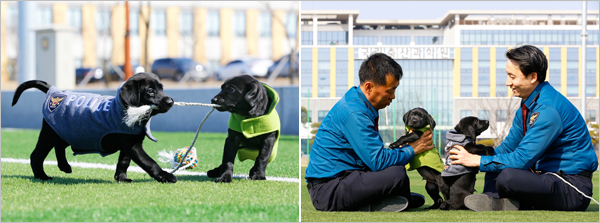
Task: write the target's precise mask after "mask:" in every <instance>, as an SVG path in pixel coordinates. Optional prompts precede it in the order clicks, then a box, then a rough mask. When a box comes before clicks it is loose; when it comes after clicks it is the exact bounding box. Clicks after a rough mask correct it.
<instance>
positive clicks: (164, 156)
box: [123, 102, 221, 173]
mask: <svg viewBox="0 0 600 223" xmlns="http://www.w3.org/2000/svg"><path fill="white" fill-rule="evenodd" d="M173 105H177V106H204V107H212V109H211V110H210V112H208V113H207V114H206V116H204V119H203V120H202V122H201V123H200V126H198V130H197V131H196V136H195V137H194V140H193V141H192V145H190V146H189V147H185V148H180V149H177V151H175V152H173V151H170V152H167V151H166V150H163V151H161V152H159V153H158V156H159V160H160V161H161V162H163V163H170V164H171V166H172V167H173V171H171V172H170V173H174V172H175V171H177V170H178V169H179V168H184V169H185V168H187V169H193V168H194V167H196V166H197V165H198V157H197V155H196V148H194V144H195V143H196V140H197V139H198V134H199V133H200V129H202V125H204V122H206V120H207V119H208V116H210V114H211V113H212V112H213V111H215V108H217V107H221V105H216V104H205V103H193V102H175V103H174V104H173ZM156 109H158V107H157V106H156V105H142V106H140V107H129V108H128V109H127V111H126V115H125V117H124V118H123V123H125V124H126V125H127V126H129V127H132V126H133V125H135V123H141V122H142V120H144V119H145V118H148V117H150V114H151V113H152V110H156ZM188 148H192V149H188ZM184 152H185V154H184V155H182V154H183V153H184ZM182 157H185V158H182ZM184 163H185V164H184Z"/></svg>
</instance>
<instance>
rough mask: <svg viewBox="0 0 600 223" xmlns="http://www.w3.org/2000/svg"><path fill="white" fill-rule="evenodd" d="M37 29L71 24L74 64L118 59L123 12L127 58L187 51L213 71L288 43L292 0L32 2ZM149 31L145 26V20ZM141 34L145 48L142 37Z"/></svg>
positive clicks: (9, 22) (12, 7)
mask: <svg viewBox="0 0 600 223" xmlns="http://www.w3.org/2000/svg"><path fill="white" fill-rule="evenodd" d="M1 4H2V5H1V9H2V12H1V15H2V19H1V27H2V43H1V46H0V49H1V50H2V52H1V53H2V55H1V56H2V62H1V66H2V80H7V79H9V78H14V77H12V76H14V75H15V73H16V72H15V71H14V67H16V62H15V61H16V58H17V54H18V44H19V39H18V35H17V33H18V32H17V30H18V22H19V21H18V13H19V10H18V2H6V1H3V2H2V3H1ZM35 5H36V11H35V15H36V16H35V18H32V19H34V20H35V23H36V26H37V27H40V28H42V27H45V26H48V25H51V24H60V25H66V26H71V27H74V28H75V29H76V33H75V36H74V41H73V45H74V57H75V58H74V60H75V67H77V68H78V67H86V68H92V67H99V66H101V65H102V64H103V63H112V64H113V65H123V64H124V63H125V50H124V48H125V38H124V37H125V34H126V32H125V24H126V23H125V20H126V16H128V17H129V28H130V47H131V48H130V49H131V59H132V64H134V65H136V64H139V65H142V66H143V65H145V64H146V62H145V61H146V60H145V58H146V56H147V57H148V61H149V64H152V62H153V61H154V60H155V59H158V58H163V57H191V58H193V59H194V60H196V61H198V62H200V63H203V64H205V65H206V66H207V67H208V69H209V70H215V69H217V68H218V67H219V66H222V65H225V64H227V63H228V62H230V61H231V60H234V59H237V58H239V57H242V56H247V55H249V56H254V57H259V58H269V59H272V60H277V59H279V58H281V57H282V56H284V55H287V54H289V53H290V52H291V49H293V48H296V45H297V40H298V35H299V34H298V32H297V30H298V7H299V6H298V2H266V3H265V2H228V1H224V2H221V1H214V2H185V1H183V2H179V1H159V2H154V1H153V2H130V3H129V14H128V15H126V14H127V13H126V11H125V2H120V1H91V2H69V1H65V2H35ZM148 20H149V21H150V22H149V29H146V22H147V21H148ZM147 32H148V34H149V38H148V41H149V42H150V43H149V47H148V49H147V51H148V52H146V47H145V41H146V38H145V36H146V33H147Z"/></svg>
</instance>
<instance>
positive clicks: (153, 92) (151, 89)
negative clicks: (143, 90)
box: [148, 88, 156, 96]
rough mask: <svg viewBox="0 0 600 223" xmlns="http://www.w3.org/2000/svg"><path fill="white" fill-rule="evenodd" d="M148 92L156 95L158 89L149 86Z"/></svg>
mask: <svg viewBox="0 0 600 223" xmlns="http://www.w3.org/2000/svg"><path fill="white" fill-rule="evenodd" d="M148 94H149V95H150V96H154V94H156V90H154V88H148Z"/></svg>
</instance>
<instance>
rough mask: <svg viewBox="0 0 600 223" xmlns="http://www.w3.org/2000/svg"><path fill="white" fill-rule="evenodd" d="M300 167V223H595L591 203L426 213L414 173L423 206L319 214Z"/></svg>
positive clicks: (422, 186) (412, 178) (479, 177)
mask: <svg viewBox="0 0 600 223" xmlns="http://www.w3.org/2000/svg"><path fill="white" fill-rule="evenodd" d="M305 170H306V167H303V168H302V178H301V179H302V180H301V182H302V186H301V187H300V190H301V201H300V205H301V206H302V210H301V215H302V217H301V221H302V222H598V220H599V217H598V213H599V212H598V204H596V203H594V202H593V201H591V203H590V205H589V207H588V208H587V210H586V211H585V212H565V211H497V212H473V211H467V210H460V211H442V210H426V209H425V208H427V207H429V206H431V205H432V204H433V200H432V199H431V197H429V196H428V195H427V192H426V191H425V181H424V180H422V177H421V176H420V175H419V173H417V171H409V172H408V176H409V178H410V189H411V191H412V192H416V193H419V194H423V195H424V196H425V205H423V206H422V207H420V208H417V209H410V210H408V211H403V212H400V213H385V212H323V211H317V210H315V208H314V206H313V205H312V202H311V200H310V195H309V194H308V189H307V188H306V181H305V180H304V172H305ZM484 175H485V174H484V173H479V174H477V181H476V183H475V190H476V192H475V193H481V191H483V182H484V180H483V177H484ZM598 179H599V178H598V171H596V172H595V173H594V177H593V179H592V181H593V183H594V191H595V192H596V193H594V195H593V196H592V197H593V198H594V199H596V200H598Z"/></svg>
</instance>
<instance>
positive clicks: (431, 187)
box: [390, 108, 444, 209]
mask: <svg viewBox="0 0 600 223" xmlns="http://www.w3.org/2000/svg"><path fill="white" fill-rule="evenodd" d="M402 119H403V121H404V124H405V126H406V132H407V134H406V135H404V136H402V137H400V138H399V139H398V140H397V141H396V142H393V143H392V144H390V148H399V147H402V146H404V145H405V144H407V143H409V142H412V141H416V140H418V139H419V138H420V137H421V135H423V132H425V131H427V130H430V129H431V130H433V129H434V128H435V120H433V117H432V116H431V115H429V113H427V111H426V110H425V109H422V108H414V109H412V110H410V111H408V112H407V113H406V114H404V116H403V117H402ZM443 168H444V164H443V163H442V160H441V159H440V155H439V154H438V153H437V151H435V150H427V151H425V152H423V153H420V154H417V155H415V157H414V158H413V160H412V161H411V162H410V163H408V164H407V165H406V171H411V170H415V169H416V170H417V171H418V172H419V174H420V175H421V176H422V177H423V178H424V179H425V180H426V181H427V183H426V184H425V189H426V190H427V194H429V196H430V197H431V198H432V199H433V201H434V204H433V205H431V206H430V207H428V208H427V209H437V208H439V207H440V205H441V204H442V203H443V202H444V200H443V199H442V197H441V196H440V193H439V186H438V185H439V184H438V182H439V181H440V180H441V175H440V174H441V172H442V170H443Z"/></svg>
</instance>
